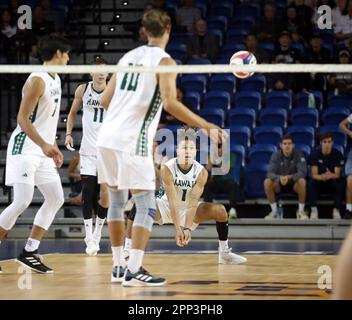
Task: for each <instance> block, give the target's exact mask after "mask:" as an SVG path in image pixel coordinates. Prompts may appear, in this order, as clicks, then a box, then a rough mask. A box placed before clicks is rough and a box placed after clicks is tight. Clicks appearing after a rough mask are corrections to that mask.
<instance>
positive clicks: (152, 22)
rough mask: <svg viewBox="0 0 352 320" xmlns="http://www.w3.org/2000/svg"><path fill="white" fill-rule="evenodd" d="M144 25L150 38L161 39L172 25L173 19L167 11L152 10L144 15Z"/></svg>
mask: <svg viewBox="0 0 352 320" xmlns="http://www.w3.org/2000/svg"><path fill="white" fill-rule="evenodd" d="M142 25H143V27H144V28H145V30H146V31H147V33H148V35H149V36H151V37H153V38H160V37H161V36H162V35H163V34H164V33H165V30H166V28H167V27H168V26H170V25H171V19H170V17H169V15H168V14H167V13H166V12H165V11H163V10H159V9H151V10H149V11H148V12H146V13H145V14H144V15H143V19H142Z"/></svg>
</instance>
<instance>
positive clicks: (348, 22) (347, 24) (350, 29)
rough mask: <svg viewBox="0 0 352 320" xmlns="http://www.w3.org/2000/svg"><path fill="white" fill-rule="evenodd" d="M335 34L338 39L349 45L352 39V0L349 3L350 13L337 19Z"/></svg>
mask: <svg viewBox="0 0 352 320" xmlns="http://www.w3.org/2000/svg"><path fill="white" fill-rule="evenodd" d="M335 35H336V39H337V40H338V41H344V42H345V44H346V46H348V43H349V41H350V40H351V39H352V1H349V3H348V14H347V15H345V16H341V18H340V19H339V20H338V21H336V25H335Z"/></svg>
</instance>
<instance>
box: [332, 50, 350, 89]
mask: <svg viewBox="0 0 352 320" xmlns="http://www.w3.org/2000/svg"><path fill="white" fill-rule="evenodd" d="M350 61H351V54H350V53H349V51H348V50H341V51H340V52H339V63H340V64H349V63H350ZM328 79H329V86H330V89H331V90H334V92H335V95H337V94H350V93H351V90H352V74H351V73H335V74H330V75H329V76H328Z"/></svg>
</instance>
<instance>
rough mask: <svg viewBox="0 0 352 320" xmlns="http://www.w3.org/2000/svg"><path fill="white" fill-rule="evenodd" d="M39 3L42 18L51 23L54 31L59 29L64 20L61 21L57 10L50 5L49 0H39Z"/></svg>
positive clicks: (62, 25)
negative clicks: (42, 13)
mask: <svg viewBox="0 0 352 320" xmlns="http://www.w3.org/2000/svg"><path fill="white" fill-rule="evenodd" d="M39 5H40V6H41V7H42V9H43V12H44V19H45V20H46V21H48V22H49V23H52V25H53V28H54V30H55V32H57V31H59V30H61V29H62V28H63V27H64V23H65V22H64V21H62V18H61V17H60V14H59V13H58V11H57V10H54V9H53V8H52V7H51V0H40V1H39Z"/></svg>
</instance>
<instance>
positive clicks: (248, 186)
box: [244, 163, 268, 198]
mask: <svg viewBox="0 0 352 320" xmlns="http://www.w3.org/2000/svg"><path fill="white" fill-rule="evenodd" d="M267 170H268V166H267V165H265V164H262V163H257V164H253V165H248V166H246V168H245V173H244V176H245V180H244V189H245V194H246V197H248V198H264V197H265V191H264V180H265V178H266V174H267Z"/></svg>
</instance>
